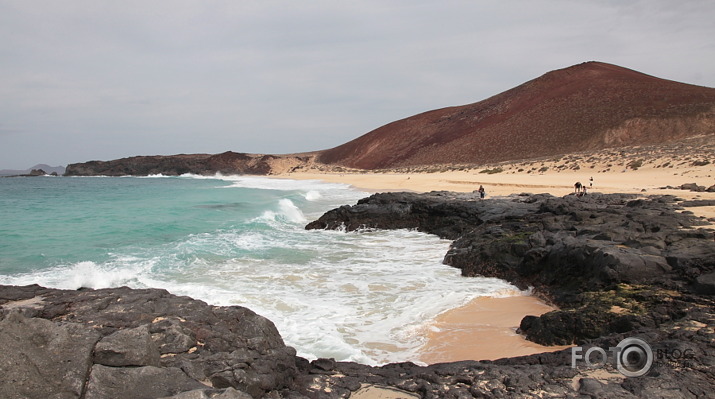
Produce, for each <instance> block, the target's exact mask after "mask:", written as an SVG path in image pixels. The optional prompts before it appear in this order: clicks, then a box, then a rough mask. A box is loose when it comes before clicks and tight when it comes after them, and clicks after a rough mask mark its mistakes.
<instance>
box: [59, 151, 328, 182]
mask: <svg viewBox="0 0 715 399" xmlns="http://www.w3.org/2000/svg"><path fill="white" fill-rule="evenodd" d="M313 158H314V155H312V154H310V153H306V154H294V155H264V154H245V153H238V152H233V151H227V152H224V153H221V154H213V155H212V154H180V155H155V156H136V157H129V158H122V159H115V160H112V161H89V162H83V163H73V164H70V165H67V169H66V170H65V174H64V175H65V176H148V175H158V174H162V175H166V176H178V175H182V174H185V173H192V174H196V175H215V174H216V173H222V174H226V175H236V174H246V175H268V174H272V173H283V172H288V171H290V170H292V169H293V168H295V167H296V166H300V165H305V164H309V163H310V162H311V160H312V159H313Z"/></svg>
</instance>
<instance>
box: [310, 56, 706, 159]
mask: <svg viewBox="0 0 715 399" xmlns="http://www.w3.org/2000/svg"><path fill="white" fill-rule="evenodd" d="M713 132H715V89H713V88H707V87H700V86H693V85H688V84H683V83H678V82H674V81H669V80H664V79H660V78H656V77H653V76H650V75H645V74H643V73H640V72H636V71H633V70H630V69H626V68H622V67H619V66H616V65H611V64H606V63H600V62H587V63H583V64H579V65H575V66H572V67H569V68H565V69H560V70H556V71H552V72H549V73H547V74H545V75H543V76H541V77H539V78H536V79H534V80H531V81H529V82H526V83H524V84H522V85H520V86H518V87H515V88H513V89H511V90H508V91H506V92H503V93H501V94H498V95H496V96H493V97H491V98H488V99H486V100H483V101H480V102H477V103H474V104H469V105H464V106H457V107H449V108H443V109H437V110H433V111H428V112H425V113H422V114H418V115H415V116H412V117H409V118H406V119H402V120H399V121H396V122H392V123H390V124H387V125H385V126H382V127H380V128H378V129H376V130H373V131H372V132H370V133H367V134H365V135H363V136H361V137H359V138H357V139H355V140H352V141H350V142H348V143H345V144H343V145H340V146H338V147H335V148H332V149H329V150H325V151H322V152H321V153H320V155H319V157H318V160H319V161H321V162H324V163H326V164H335V165H343V166H348V167H353V168H361V169H380V168H392V167H400V166H414V165H427V164H445V163H465V164H484V163H490V162H500V161H506V160H518V159H524V158H534V157H541V156H549V155H557V154H564V153H570V152H577V151H587V150H598V149H603V148H609V147H620V146H626V145H641V144H658V143H663V142H668V141H671V140H677V139H682V138H685V137H690V136H694V135H698V134H708V133H713Z"/></svg>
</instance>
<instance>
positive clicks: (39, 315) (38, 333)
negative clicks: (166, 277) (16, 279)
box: [0, 286, 296, 398]
mask: <svg viewBox="0 0 715 399" xmlns="http://www.w3.org/2000/svg"><path fill="white" fill-rule="evenodd" d="M0 305H1V306H2V307H1V308H0V318H1V319H0V371H1V372H0V380H1V381H2V383H1V384H0V397H2V398H16V397H18V398H19V397H23V398H24V397H28V398H36V397H60V396H56V395H58V394H59V393H60V392H65V395H66V396H61V397H77V398H79V397H85V398H120V397H132V398H159V397H166V396H172V395H176V394H178V393H180V392H184V391H193V390H200V391H201V392H203V391H206V390H208V389H209V388H211V389H212V391H211V392H213V393H221V392H224V390H225V389H227V388H231V389H232V390H234V391H242V392H245V393H248V394H251V395H253V397H261V396H263V395H264V394H265V393H267V392H271V391H277V390H281V389H284V388H286V387H287V385H288V384H289V383H290V382H291V381H292V379H293V377H294V375H295V374H296V366H295V364H296V358H295V350H294V349H293V348H290V347H287V346H285V345H284V343H283V340H282V338H281V336H280V334H279V333H278V331H277V330H276V328H275V326H274V325H273V323H271V322H270V321H269V320H267V319H265V318H263V317H261V316H258V315H256V314H255V313H253V312H252V311H250V310H248V309H246V308H242V307H238V306H232V307H213V306H209V305H207V304H206V303H204V302H201V301H197V300H193V299H191V298H188V297H178V296H174V295H171V294H169V293H168V292H166V291H164V290H158V289H146V290H132V289H129V288H114V289H102V290H80V291H63V290H54V289H47V288H42V287H39V286H26V287H5V286H0Z"/></svg>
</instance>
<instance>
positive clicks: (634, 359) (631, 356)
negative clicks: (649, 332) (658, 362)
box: [616, 338, 653, 377]
mask: <svg viewBox="0 0 715 399" xmlns="http://www.w3.org/2000/svg"><path fill="white" fill-rule="evenodd" d="M616 347H617V348H619V349H620V350H619V351H618V355H617V357H616V365H617V368H618V371H619V372H620V373H621V374H623V375H625V376H626V377H640V376H642V375H645V374H646V373H647V372H648V371H650V368H651V366H653V351H652V350H651V348H650V345H648V343H646V342H645V341H643V340H642V339H638V338H626V339H624V340H623V341H621V342H619V343H618V345H617V346H616Z"/></svg>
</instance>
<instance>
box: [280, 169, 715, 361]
mask: <svg viewBox="0 0 715 399" xmlns="http://www.w3.org/2000/svg"><path fill="white" fill-rule="evenodd" d="M626 161H627V160H626ZM626 161H622V162H621V163H620V165H619V166H618V167H614V166H613V164H614V163H613V161H612V160H597V161H595V162H594V164H593V165H592V166H591V167H589V168H588V169H586V170H581V169H575V170H574V169H566V170H563V168H560V166H561V165H563V161H553V160H552V161H534V162H530V163H511V164H501V165H499V169H501V172H499V173H491V174H490V173H483V171H484V170H489V168H486V167H484V168H474V169H470V170H452V171H439V172H434V173H427V172H399V173H398V172H390V173H380V172H360V173H347V172H340V173H338V172H325V171H322V172H320V171H305V172H293V173H283V174H278V175H273V176H271V177H273V178H285V179H293V180H320V181H325V182H330V183H343V184H348V185H350V186H352V187H354V188H356V189H358V190H361V191H366V192H370V193H376V192H385V191H412V192H429V191H442V190H444V191H456V192H473V191H475V190H476V189H477V188H479V186H480V185H484V186H485V188H486V190H487V197H486V199H487V200H488V199H489V198H493V197H505V196H508V195H511V194H519V193H523V192H530V193H548V194H551V195H554V196H565V195H568V194H571V193H573V192H574V186H573V185H574V182H577V181H578V182H581V183H582V184H583V185H584V186H586V187H587V188H588V191H589V192H591V193H604V194H612V193H632V194H636V195H644V196H645V195H654V194H660V195H674V196H677V197H679V198H682V199H684V200H713V201H715V192H695V191H688V190H681V189H671V188H663V187H666V186H672V187H679V186H680V185H683V184H687V183H697V184H698V185H702V186H705V187H706V188H707V187H710V186H713V185H715V164H712V163H709V164H706V165H701V166H697V167H694V166H692V164H684V163H681V164H680V165H669V166H668V167H664V166H662V165H667V164H668V163H670V161H669V160H668V159H664V158H655V157H654V158H649V159H648V161H647V162H646V164H645V165H644V166H643V167H639V168H636V169H632V168H629V167H628V166H627V164H628V162H626ZM566 164H568V162H566ZM531 165H533V166H531ZM528 166H531V169H527V167H528ZM534 168H539V169H537V170H542V172H538V173H529V171H532V170H533V169H534ZM492 170H493V169H492ZM591 178H593V180H591ZM591 182H592V183H591ZM475 200H477V196H476V194H475ZM685 210H686V211H690V212H693V213H694V214H695V215H696V216H699V217H701V218H702V219H703V221H706V220H709V222H710V226H703V227H706V228H707V227H709V228H715V206H698V207H688V208H685ZM551 310H556V309H555V308H553V307H551V306H549V305H547V304H546V303H544V302H543V301H541V300H540V299H539V298H537V297H535V296H532V295H522V296H512V297H505V298H493V297H480V298H476V299H474V300H472V301H471V302H470V303H468V304H467V305H464V306H462V307H458V308H455V309H451V310H449V311H447V312H444V313H442V314H441V315H439V316H438V317H437V318H436V319H435V320H434V321H433V328H432V329H431V331H430V332H428V333H427V343H426V344H425V345H424V346H423V348H422V350H421V355H420V357H419V359H418V360H419V361H421V362H424V363H427V364H434V363H444V362H452V361H460V360H495V359H499V358H505V357H515V356H523V355H531V354H535V353H543V352H553V351H558V350H562V349H565V348H568V347H569V346H541V345H538V344H536V343H533V342H531V341H528V340H526V339H525V338H524V337H523V336H521V335H519V334H517V333H516V328H517V327H518V326H519V323H520V322H521V319H522V318H523V317H524V316H527V315H535V316H539V315H541V314H543V313H547V312H549V311H551Z"/></svg>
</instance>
